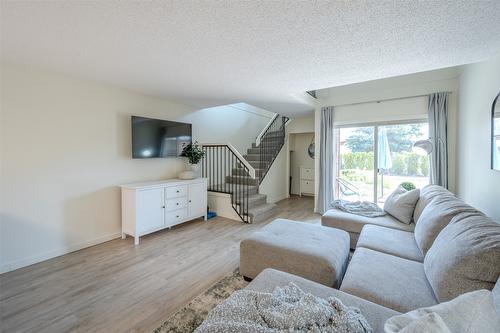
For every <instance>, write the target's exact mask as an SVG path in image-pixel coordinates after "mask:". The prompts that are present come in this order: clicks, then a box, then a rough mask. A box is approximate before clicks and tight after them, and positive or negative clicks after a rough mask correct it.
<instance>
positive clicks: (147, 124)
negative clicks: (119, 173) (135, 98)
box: [132, 116, 192, 158]
mask: <svg viewBox="0 0 500 333" xmlns="http://www.w3.org/2000/svg"><path fill="white" fill-rule="evenodd" d="M191 136H192V133H191V124H186V123H179V122H175V121H169V120H161V119H152V118H145V117H137V116H132V157H133V158H154V157H177V156H180V155H181V154H182V150H183V149H184V147H185V146H186V145H188V144H190V143H191Z"/></svg>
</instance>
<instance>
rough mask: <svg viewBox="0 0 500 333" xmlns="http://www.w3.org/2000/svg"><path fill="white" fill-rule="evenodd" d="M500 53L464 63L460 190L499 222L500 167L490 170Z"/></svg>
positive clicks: (461, 94) (460, 104)
mask: <svg viewBox="0 0 500 333" xmlns="http://www.w3.org/2000/svg"><path fill="white" fill-rule="evenodd" d="M499 73H500V55H499V56H497V57H495V58H493V59H491V60H490V61H486V62H481V63H478V64H472V65H468V66H465V69H464V71H463V73H462V75H461V77H460V86H459V100H458V136H457V137H458V149H457V155H458V159H457V161H458V163H457V166H458V168H457V179H456V180H457V194H458V196H459V197H461V198H463V199H464V200H465V201H466V202H467V203H469V204H470V205H472V206H474V207H476V208H478V209H479V210H481V211H483V212H484V213H485V214H487V215H489V216H491V217H492V218H494V219H495V220H497V221H499V222H500V205H499V203H500V171H494V170H491V168H490V166H491V151H490V149H491V137H490V136H491V106H492V103H493V100H494V99H495V96H496V95H497V94H498V93H499V92H500V75H499Z"/></svg>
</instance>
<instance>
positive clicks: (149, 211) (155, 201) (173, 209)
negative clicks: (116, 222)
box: [120, 178, 207, 244]
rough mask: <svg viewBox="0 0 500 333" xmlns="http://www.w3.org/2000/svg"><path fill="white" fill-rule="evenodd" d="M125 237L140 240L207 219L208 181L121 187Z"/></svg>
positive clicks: (171, 180)
mask: <svg viewBox="0 0 500 333" xmlns="http://www.w3.org/2000/svg"><path fill="white" fill-rule="evenodd" d="M120 187H121V191H122V238H125V237H126V235H130V236H133V237H134V243H135V244H139V237H140V236H143V235H146V234H150V233H152V232H155V231H158V230H161V229H165V228H170V227H172V226H174V225H176V224H180V223H183V222H186V221H190V220H193V219H196V218H199V217H204V218H205V220H206V219H207V179H206V178H197V179H191V180H181V179H169V180H162V181H153V182H143V183H132V184H125V185H121V186H120Z"/></svg>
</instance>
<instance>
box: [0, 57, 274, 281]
mask: <svg viewBox="0 0 500 333" xmlns="http://www.w3.org/2000/svg"><path fill="white" fill-rule="evenodd" d="M1 85H2V86H1V94H2V98H1V114H0V117H1V118H0V120H1V123H0V124H1V127H0V128H1V131H0V134H1V135H0V154H1V163H0V172H1V176H0V183H1V190H0V196H1V197H0V199H1V214H0V217H1V225H0V226H1V230H0V231H1V256H0V270H1V271H7V270H11V269H15V268H18V267H22V266H26V265H29V264H32V263H35V262H39V261H42V260H45V259H47V258H51V257H54V256H58V255H61V254H64V253H67V252H70V251H73V250H77V249H80V248H83V247H86V246H90V245H93V244H97V243H100V242H103V241H107V240H109V239H112V238H115V237H118V236H119V232H120V218H121V217H120V209H121V207H120V191H119V188H118V187H117V185H119V184H122V183H130V182H135V181H143V180H154V179H165V178H173V177H175V176H176V175H177V174H178V173H179V172H181V171H182V170H184V169H185V161H184V159H181V158H166V159H147V160H140V159H138V160H133V159H132V158H131V144H130V142H131V138H130V116H131V115H143V116H147V117H156V118H162V119H169V120H178V121H185V122H190V123H192V124H193V136H194V139H196V140H199V141H200V142H219V141H220V142H228V141H229V142H231V143H233V144H235V145H236V146H239V148H240V149H242V153H243V154H244V153H245V152H246V148H247V147H249V146H250V145H251V142H255V137H256V136H257V135H258V134H259V133H260V131H261V130H262V129H263V128H264V127H265V125H266V124H267V122H268V121H269V119H270V117H271V116H272V114H270V113H269V112H267V111H264V110H259V109H257V108H252V107H251V106H246V107H245V106H241V105H235V106H234V107H231V108H225V107H221V108H214V109H205V110H196V109H194V108H191V107H188V106H185V105H180V104H175V103H171V102H169V101H166V100H163V99H159V98H155V97H151V96H146V95H142V94H139V93H135V92H131V91H128V90H124V89H120V88H118V87H113V86H110V85H106V84H101V83H96V82H92V81H87V80H81V79H79V78H75V77H71V76H66V75H61V74H57V73H54V72H50V71H46V70H41V69H36V68H31V67H26V66H22V65H17V64H12V63H1ZM242 108H244V110H242ZM238 140H239V141H238Z"/></svg>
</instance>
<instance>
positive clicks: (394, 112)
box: [315, 70, 459, 211]
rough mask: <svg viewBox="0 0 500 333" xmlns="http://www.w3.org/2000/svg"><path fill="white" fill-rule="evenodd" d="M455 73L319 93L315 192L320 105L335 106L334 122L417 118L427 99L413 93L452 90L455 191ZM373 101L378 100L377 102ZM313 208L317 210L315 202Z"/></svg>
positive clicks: (451, 146) (452, 179) (451, 172)
mask: <svg viewBox="0 0 500 333" xmlns="http://www.w3.org/2000/svg"><path fill="white" fill-rule="evenodd" d="M458 74H459V72H458V71H456V70H453V71H452V70H449V71H446V72H445V73H444V74H443V73H442V72H441V73H439V75H438V74H433V75H431V74H429V73H420V74H415V75H408V76H405V77H397V78H389V79H383V80H376V81H371V82H365V83H360V84H355V85H350V86H345V87H339V88H332V89H331V90H330V91H329V92H328V93H320V94H319V95H320V96H322V97H323V99H320V100H319V102H318V106H317V107H316V110H315V133H316V136H315V141H316V147H317V149H316V151H317V154H316V157H317V158H316V159H315V174H316V182H315V186H316V194H317V193H318V184H319V181H318V177H319V138H320V116H321V114H320V111H321V107H323V106H330V105H333V106H336V108H335V114H334V119H335V123H336V124H337V125H347V124H355V123H364V124H367V123H373V122H386V121H394V120H409V119H418V118H422V117H425V116H426V113H427V99H426V97H417V98H414V97H413V96H419V95H426V94H430V93H433V92H439V91H450V92H451V95H450V104H449V119H448V123H449V127H448V158H449V188H450V190H451V191H452V192H454V191H455V173H456V171H455V165H456V137H457V133H456V128H457V125H456V123H457V98H458V77H456V76H458ZM454 76H455V77H454ZM408 97H409V98H408ZM400 98H403V99H400ZM391 99H397V100H391ZM384 100H386V101H384ZM374 101H381V102H380V103H377V102H374ZM357 103H362V104H357ZM349 104H355V105H349ZM315 210H316V211H317V205H316V207H315Z"/></svg>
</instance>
